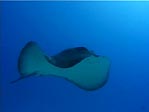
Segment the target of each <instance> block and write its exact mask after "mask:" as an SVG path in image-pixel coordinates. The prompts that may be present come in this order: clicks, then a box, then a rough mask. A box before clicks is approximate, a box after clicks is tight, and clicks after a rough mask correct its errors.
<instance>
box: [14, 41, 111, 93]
mask: <svg viewBox="0 0 149 112" xmlns="http://www.w3.org/2000/svg"><path fill="white" fill-rule="evenodd" d="M109 68H110V61H109V59H108V58H107V57H105V56H99V55H96V54H95V53H94V52H92V51H89V50H88V49H87V48H85V47H75V48H70V49H66V50H63V51H61V52H59V53H58V54H56V55H53V56H47V55H46V54H45V53H44V52H43V51H42V49H41V48H40V47H39V46H38V44H37V43H36V42H33V41H30V42H28V43H27V44H26V45H25V47H24V48H23V49H22V50H21V53H20V56H19V59H18V71H19V73H20V78H19V79H18V80H20V79H24V78H26V77H30V76H34V75H37V76H56V77H61V78H63V79H66V80H68V81H69V82H71V83H73V84H75V85H77V86H78V87H79V88H82V89H84V90H96V89H98V88H100V87H102V86H103V85H104V84H105V83H106V82H107V79H108V75H109ZM18 80H16V81H13V83H14V82H17V81H18Z"/></svg>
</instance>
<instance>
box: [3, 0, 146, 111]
mask: <svg viewBox="0 0 149 112" xmlns="http://www.w3.org/2000/svg"><path fill="white" fill-rule="evenodd" d="M29 41H35V42H37V43H38V44H39V45H40V47H41V48H42V49H43V50H44V51H45V52H46V53H47V54H48V55H49V56H50V55H53V54H56V53H58V52H60V51H62V50H64V49H67V48H72V47H78V46H85V47H87V48H88V49H91V50H93V51H94V52H95V53H96V54H99V55H103V56H107V57H108V58H109V59H110V61H111V68H110V72H109V80H108V82H107V83H106V85H105V86H104V87H102V88H100V89H98V90H95V91H84V90H82V89H80V88H78V87H77V86H75V85H74V84H72V83H70V82H68V81H66V80H64V79H62V78H56V77H37V76H33V77H29V78H26V79H24V80H21V81H19V82H17V83H14V84H11V83H10V82H11V81H13V80H16V79H18V78H19V76H20V75H19V73H18V68H17V67H18V65H17V61H18V56H19V54H20V51H21V49H22V48H23V47H24V45H25V44H26V43H27V42H29ZM0 50H1V51H0V58H1V60H0V61H1V62H0V66H1V74H0V103H1V104H0V112H149V2H0Z"/></svg>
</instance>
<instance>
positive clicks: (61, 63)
mask: <svg viewBox="0 0 149 112" xmlns="http://www.w3.org/2000/svg"><path fill="white" fill-rule="evenodd" d="M91 55H94V56H96V57H97V55H96V54H94V53H93V52H91V51H88V49H86V48H85V47H76V48H71V49H67V50H64V51H62V52H60V53H58V54H56V55H54V56H51V57H50V58H49V57H47V56H46V58H47V60H48V61H49V62H50V63H52V64H54V65H55V66H58V67H61V68H68V67H72V66H74V65H75V64H77V63H79V62H80V61H81V60H83V59H85V58H87V57H89V56H91Z"/></svg>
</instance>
